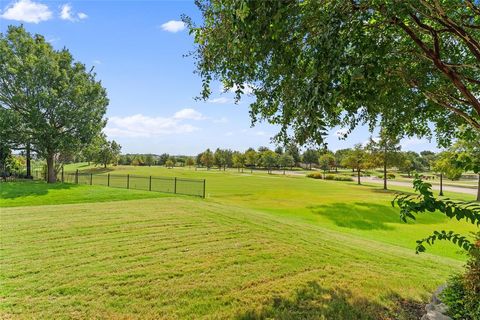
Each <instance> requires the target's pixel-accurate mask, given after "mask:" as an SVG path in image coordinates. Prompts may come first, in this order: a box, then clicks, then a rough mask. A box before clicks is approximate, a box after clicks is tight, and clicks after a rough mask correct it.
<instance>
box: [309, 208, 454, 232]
mask: <svg viewBox="0 0 480 320" xmlns="http://www.w3.org/2000/svg"><path fill="white" fill-rule="evenodd" d="M308 209H310V210H311V211H312V212H313V213H315V214H319V215H322V216H324V217H327V218H328V219H330V220H331V221H333V222H334V223H335V224H336V225H337V226H339V227H344V228H351V229H359V230H392V229H394V227H393V226H392V225H390V224H395V223H398V224H404V222H403V221H401V220H400V213H399V209H398V208H393V207H392V206H390V205H380V204H374V203H365V202H355V203H349V204H346V203H333V204H329V205H317V206H309V207H308ZM444 220H445V217H443V216H441V215H438V214H435V213H425V214H422V215H421V216H420V217H419V218H418V219H417V221H415V222H414V223H417V224H434V223H439V222H442V221H444ZM409 223H411V222H409Z"/></svg>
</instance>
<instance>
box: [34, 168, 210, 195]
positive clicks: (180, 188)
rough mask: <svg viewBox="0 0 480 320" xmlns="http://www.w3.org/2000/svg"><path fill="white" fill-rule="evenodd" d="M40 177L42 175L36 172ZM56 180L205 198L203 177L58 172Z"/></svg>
mask: <svg viewBox="0 0 480 320" xmlns="http://www.w3.org/2000/svg"><path fill="white" fill-rule="evenodd" d="M36 177H37V178H39V179H42V178H44V177H42V175H41V174H40V175H39V174H38V173H36ZM57 179H58V181H62V182H64V183H74V184H86V185H100V186H106V187H114V188H125V189H136V190H145V191H157V192H165V193H175V194H183V195H188V196H197V197H202V198H205V185H206V181H205V179H184V178H174V177H154V176H137V175H131V174H126V175H118V174H110V173H108V174H93V173H81V172H78V171H77V172H74V173H72V172H63V171H62V172H60V173H59V174H58V177H57Z"/></svg>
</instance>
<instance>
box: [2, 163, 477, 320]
mask: <svg viewBox="0 0 480 320" xmlns="http://www.w3.org/2000/svg"><path fill="white" fill-rule="evenodd" d="M76 168H79V169H82V170H85V171H90V170H92V167H88V166H86V165H84V164H81V165H76V166H71V167H70V168H68V169H69V170H74V169H76ZM94 170H95V171H96V172H99V173H106V172H107V171H109V170H113V171H109V172H110V173H111V174H112V175H113V174H116V173H121V174H123V173H130V174H138V175H142V174H144V175H154V176H177V177H190V178H193V177H195V178H206V179H207V199H205V200H203V199H200V198H195V197H186V196H172V195H166V194H162V193H156V192H145V191H136V190H125V189H116V188H106V187H100V186H77V185H66V184H65V185H62V184H58V185H55V186H53V187H52V186H49V185H47V184H44V183H33V184H32V183H15V184H0V188H1V190H0V191H1V193H0V194H1V199H0V207H3V208H1V209H0V210H1V229H0V240H1V256H0V264H1V266H2V268H1V271H0V282H1V286H0V296H1V298H0V310H1V318H44V319H51V318H64V319H78V318H89V319H90V318H99V319H100V318H102V319H103V318H115V319H116V318H121V319H137V318H138V319H140V318H141V319H145V318H150V319H158V318H165V319H184V318H187V319H198V318H215V319H218V318H225V319H231V318H236V319H265V318H274V319H415V318H416V317H417V316H418V314H417V313H416V311H418V308H420V307H421V303H422V302H424V301H426V300H427V299H428V298H429V295H430V294H431V292H432V291H433V290H435V288H436V287H437V286H438V285H440V284H441V283H443V282H444V281H445V280H446V279H447V278H448V276H449V274H451V273H453V272H455V271H456V270H460V268H461V266H462V264H463V259H464V257H463V256H462V255H460V254H459V253H458V252H457V249H456V248H455V247H453V246H452V245H449V244H439V245H438V246H435V247H433V248H431V250H430V248H429V251H428V253H427V254H422V255H415V253H414V249H413V248H414V244H415V240H416V239H418V238H421V237H424V236H426V235H429V234H430V233H431V232H432V231H433V230H437V229H447V230H448V229H453V230H456V231H462V232H468V231H473V230H475V228H474V227H473V226H466V225H464V224H460V223H458V222H456V221H448V220H446V219H445V218H443V217H442V216H440V215H437V214H427V215H424V216H421V217H419V220H418V221H417V222H416V223H409V224H404V223H402V222H400V221H399V218H398V209H396V208H392V207H391V205H390V201H391V199H392V197H393V194H392V193H390V192H383V191H382V190H381V189H380V188H379V187H378V186H373V185H372V186H357V185H355V184H354V183H346V182H337V181H323V180H313V179H307V178H304V177H301V176H286V177H284V176H277V175H267V174H263V173H253V174H250V173H247V172H245V173H243V174H241V173H237V172H235V171H229V172H223V171H222V172H221V171H212V170H211V171H208V172H207V171H205V170H202V171H195V170H193V169H178V168H175V169H165V168H159V167H151V168H149V167H116V168H110V169H108V170H103V169H94ZM454 196H456V197H463V198H467V199H469V200H471V199H472V198H473V197H469V196H466V195H454ZM124 200H129V201H124ZM7 207H9V208H7ZM477 230H478V229H477Z"/></svg>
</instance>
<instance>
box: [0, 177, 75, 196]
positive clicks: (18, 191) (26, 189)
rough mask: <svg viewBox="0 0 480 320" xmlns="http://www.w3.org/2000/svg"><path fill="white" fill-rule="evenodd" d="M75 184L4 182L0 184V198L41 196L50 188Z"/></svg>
mask: <svg viewBox="0 0 480 320" xmlns="http://www.w3.org/2000/svg"><path fill="white" fill-rule="evenodd" d="M76 187H77V185H74V184H67V183H53V184H49V183H45V182H43V181H22V182H6V183H1V184H0V199H15V198H20V197H27V196H41V195H45V194H47V193H48V192H49V191H50V190H60V189H71V188H76Z"/></svg>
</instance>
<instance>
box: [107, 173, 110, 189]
mask: <svg viewBox="0 0 480 320" xmlns="http://www.w3.org/2000/svg"><path fill="white" fill-rule="evenodd" d="M107 187H110V173H107Z"/></svg>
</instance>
